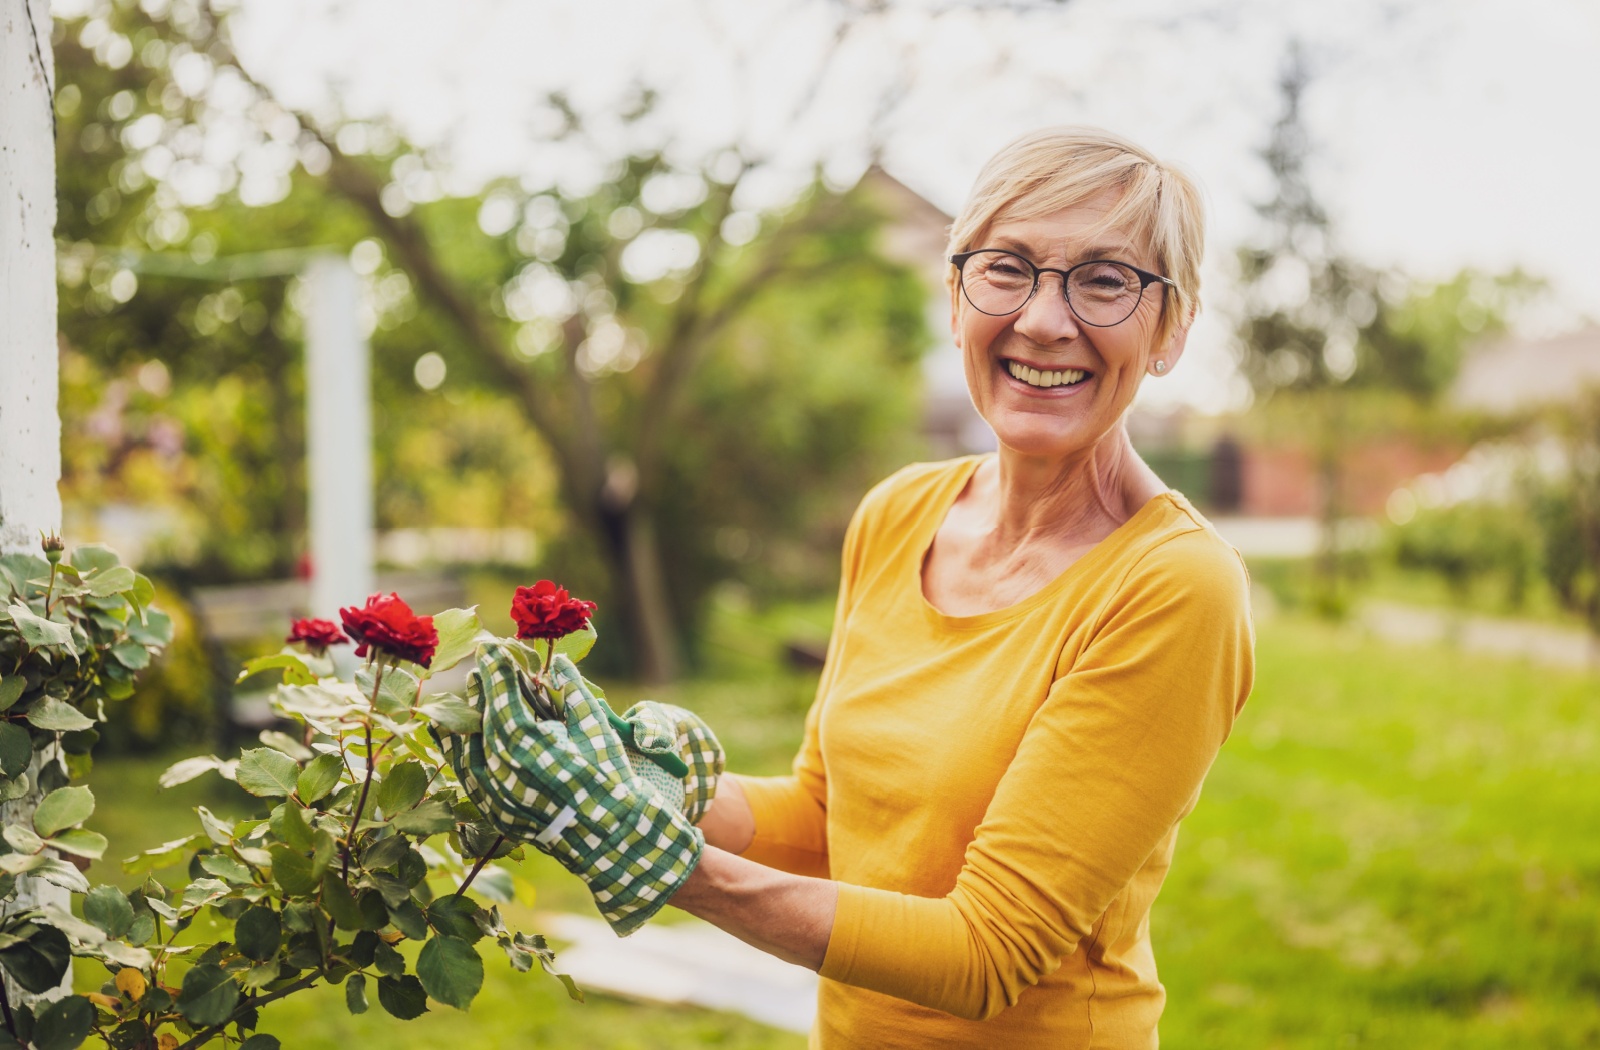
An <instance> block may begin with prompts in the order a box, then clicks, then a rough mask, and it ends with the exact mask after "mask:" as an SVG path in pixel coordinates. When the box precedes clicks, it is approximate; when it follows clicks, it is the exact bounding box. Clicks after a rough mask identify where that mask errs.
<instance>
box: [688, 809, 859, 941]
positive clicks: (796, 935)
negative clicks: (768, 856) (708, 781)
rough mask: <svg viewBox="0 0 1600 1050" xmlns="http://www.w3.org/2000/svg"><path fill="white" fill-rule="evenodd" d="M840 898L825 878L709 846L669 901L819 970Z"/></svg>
mask: <svg viewBox="0 0 1600 1050" xmlns="http://www.w3.org/2000/svg"><path fill="white" fill-rule="evenodd" d="M720 800H721V797H720V793H719V797H718V801H720ZM709 816H710V814H709V813H708V814H707V817H708V818H709ZM702 826H703V824H702ZM838 902H839V887H838V885H837V884H835V883H833V882H830V881H828V880H827V879H812V878H807V877H805V876H803V875H790V874H788V873H786V872H781V871H778V870H777V869H776V868H769V867H766V866H765V865H762V864H757V863H755V862H754V861H748V860H744V859H742V858H740V857H736V856H734V855H733V854H732V853H729V852H727V851H726V850H723V849H718V848H717V847H715V846H711V845H707V846H706V848H705V852H704V853H703V854H702V855H701V857H700V863H699V865H698V866H697V867H696V868H695V870H694V873H693V874H692V875H690V876H689V880H688V881H687V882H685V883H684V884H683V888H682V889H680V890H678V892H677V893H675V894H673V896H672V901H671V903H672V905H673V906H674V907H677V908H682V909H683V910H684V911H686V912H688V913H689V914H690V915H696V916H699V917H700V918H702V919H704V920H706V921H707V922H709V923H711V924H712V925H713V926H717V927H720V928H721V929H723V930H726V931H727V932H729V933H731V934H733V935H734V936H735V937H737V938H739V939H740V940H741V941H744V942H745V943H746V944H751V945H754V946H755V947H757V948H760V949H761V950H762V951H764V952H766V953H768V954H769V955H775V956H777V957H778V958H780V959H782V960H784V961H785V962H791V963H796V964H798V965H800V966H805V967H808V968H809V969H812V970H818V969H821V967H822V960H823V957H824V956H825V955H827V953H828V939H829V937H831V936H832V935H833V917H834V911H835V909H836V908H837V906H838Z"/></svg>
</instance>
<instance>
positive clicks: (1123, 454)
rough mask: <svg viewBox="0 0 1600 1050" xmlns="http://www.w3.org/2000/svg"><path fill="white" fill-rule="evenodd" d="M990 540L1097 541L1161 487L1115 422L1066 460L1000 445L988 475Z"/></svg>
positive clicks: (1002, 541)
mask: <svg viewBox="0 0 1600 1050" xmlns="http://www.w3.org/2000/svg"><path fill="white" fill-rule="evenodd" d="M991 478H992V481H991V484H992V485H993V486H994V488H993V489H992V491H991V495H992V498H991V499H990V500H987V501H984V502H987V503H988V505H989V506H991V507H993V508H994V513H995V521H994V532H993V535H994V538H995V539H996V540H998V541H999V543H1000V544H1001V545H1003V546H1010V545H1013V544H1022V543H1025V542H1027V541H1028V540H1029V539H1040V538H1043V536H1044V535H1053V536H1056V537H1081V538H1082V539H1084V540H1087V541H1089V542H1095V541H1096V540H1098V539H1099V538H1100V537H1102V536H1104V535H1108V534H1109V533H1110V532H1112V531H1113V530H1114V529H1116V528H1117V526H1119V525H1121V524H1122V523H1123V522H1125V521H1127V520H1128V519H1129V518H1131V517H1132V516H1133V515H1134V513H1135V512H1136V511H1138V509H1139V508H1140V507H1142V506H1144V504H1145V503H1146V502H1148V501H1149V500H1150V499H1151V498H1152V497H1154V496H1156V495H1158V494H1159V493H1161V492H1162V491H1164V490H1165V486H1164V485H1162V484H1161V481H1160V479H1159V478H1157V477H1156V476H1155V474H1154V472H1152V471H1151V470H1150V468H1149V467H1147V466H1145V464H1144V461H1143V460H1141V459H1140V458H1139V456H1138V454H1137V453H1136V452H1134V450H1133V444H1132V442H1131V441H1130V440H1129V439H1128V433H1127V431H1126V430H1125V429H1124V428H1123V427H1122V426H1121V424H1118V425H1117V426H1116V427H1114V428H1113V429H1112V430H1110V431H1109V432H1107V434H1106V435H1105V437H1103V438H1102V439H1101V440H1100V441H1098V442H1096V443H1095V444H1094V445H1092V446H1091V447H1089V448H1088V449H1085V450H1084V451H1083V452H1081V453H1078V454H1076V455H1074V456H1071V457H1069V458H1068V459H1066V460H1060V459H1050V458H1044V457H1038V456H1025V455H1022V454H1020V453H1017V452H1014V451H1012V450H1010V449H1007V448H1005V447H1004V446H1002V447H1001V448H1000V450H999V452H998V454H997V455H996V458H995V470H994V472H993V474H992V475H991Z"/></svg>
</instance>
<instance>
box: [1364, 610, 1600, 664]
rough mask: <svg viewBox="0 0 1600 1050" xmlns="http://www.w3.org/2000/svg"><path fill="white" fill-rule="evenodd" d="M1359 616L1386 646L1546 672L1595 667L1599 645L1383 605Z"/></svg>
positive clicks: (1522, 626) (1507, 624) (1514, 624)
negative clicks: (1430, 648)
mask: <svg viewBox="0 0 1600 1050" xmlns="http://www.w3.org/2000/svg"><path fill="white" fill-rule="evenodd" d="M1358 616H1359V620H1360V622H1361V623H1362V624H1363V625H1364V626H1365V627H1366V628H1367V630H1369V631H1371V632H1372V633H1373V634H1374V635H1375V636H1377V637H1378V638H1382V639H1384V640H1386V641H1390V642H1399V643H1402V644H1412V645H1427V644H1437V643H1445V644H1452V645H1454V646H1455V647H1456V648H1458V649H1461V650H1462V651H1464V652H1471V653H1479V654H1483V655H1489V656H1505V657H1513V658H1517V657H1520V658H1523V659H1526V660H1529V661H1531V662H1533V663H1536V664H1543V665H1545V666H1550V667H1571V668H1588V667H1596V666H1600V640H1596V639H1594V638H1592V637H1591V636H1590V635H1589V634H1588V632H1586V631H1584V630H1581V629H1579V628H1574V627H1559V626H1556V625H1553V624H1546V623H1538V622H1535V621H1532V620H1511V619H1498V618H1495V617H1491V616H1475V615H1468V614H1463V613H1458V612H1454V611H1452V610H1448V609H1430V608H1426V607H1424V606H1418V605H1406V604H1403V603H1401V602H1385V601H1372V602H1366V603H1364V604H1363V605H1362V606H1361V608H1360V612H1359V614H1358Z"/></svg>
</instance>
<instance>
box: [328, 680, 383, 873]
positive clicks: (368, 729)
mask: <svg viewBox="0 0 1600 1050" xmlns="http://www.w3.org/2000/svg"><path fill="white" fill-rule="evenodd" d="M372 655H373V665H374V666H375V667H376V668H377V671H376V672H375V673H374V674H373V676H372V707H373V709H374V710H376V709H377V707H378V686H380V685H382V684H383V661H381V660H379V659H378V658H377V655H378V654H377V653H373V654H372ZM361 731H362V733H363V734H364V735H365V736H366V743H367V776H366V779H365V780H363V781H362V782H361V797H360V798H358V799H357V800H356V812H355V815H354V816H352V817H351V818H350V834H349V835H348V836H346V838H345V840H344V863H343V864H341V865H340V867H339V877H340V878H346V879H347V878H349V877H350V847H351V846H352V845H354V843H355V841H356V828H357V826H358V825H360V823H361V811H362V810H364V809H366V808H367V791H368V789H370V788H371V787H372V767H373V765H374V762H373V754H372V719H371V718H368V719H367V720H365V721H364V722H362V723H361Z"/></svg>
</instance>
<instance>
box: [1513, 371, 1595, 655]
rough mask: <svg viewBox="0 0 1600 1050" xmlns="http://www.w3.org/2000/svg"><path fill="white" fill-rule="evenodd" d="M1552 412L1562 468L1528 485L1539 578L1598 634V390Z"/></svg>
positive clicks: (1589, 392) (1563, 603)
mask: <svg viewBox="0 0 1600 1050" xmlns="http://www.w3.org/2000/svg"><path fill="white" fill-rule="evenodd" d="M1554 415H1555V418H1554V420H1553V422H1554V424H1555V426H1556V428H1557V430H1558V432H1559V433H1560V434H1561V437H1562V439H1563V443H1564V449H1563V451H1564V458H1565V466H1564V469H1563V470H1562V471H1560V472H1559V473H1558V474H1556V475H1555V476H1553V477H1545V478H1541V479H1539V480H1537V481H1534V482H1532V483H1531V484H1530V486H1529V487H1530V489H1531V490H1532V491H1531V496H1532V499H1531V501H1530V502H1531V505H1532V507H1533V512H1534V513H1533V517H1534V521H1535V522H1536V523H1537V525H1538V529H1539V536H1540V541H1541V546H1542V553H1543V555H1544V558H1543V561H1544V568H1545V576H1546V578H1547V579H1548V580H1549V582H1550V585H1551V587H1553V588H1554V589H1555V592H1556V594H1557V596H1558V597H1559V598H1560V599H1561V603H1562V605H1564V606H1565V607H1566V608H1567V609H1569V610H1571V611H1572V612H1575V613H1577V614H1578V615H1580V616H1582V617H1583V619H1584V622H1585V623H1587V624H1588V625H1589V630H1590V631H1592V632H1593V633H1595V634H1596V635H1600V389H1597V390H1590V391H1587V392H1585V393H1583V394H1582V395H1580V396H1579V397H1578V398H1577V399H1575V401H1574V402H1573V404H1572V405H1571V406H1570V407H1569V408H1567V409H1566V410H1564V411H1559V412H1556V413H1555V414H1554Z"/></svg>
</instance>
